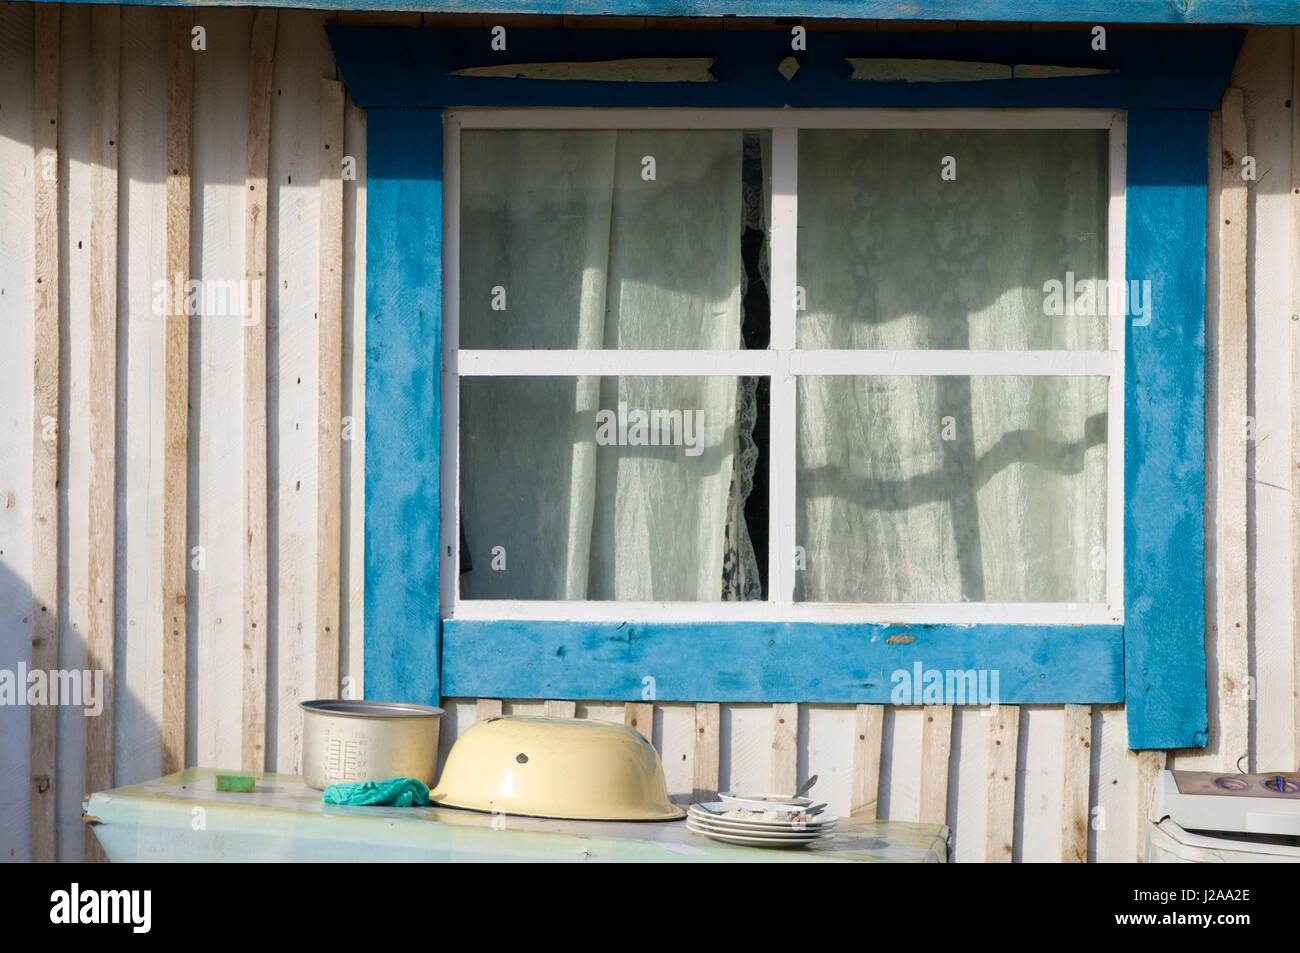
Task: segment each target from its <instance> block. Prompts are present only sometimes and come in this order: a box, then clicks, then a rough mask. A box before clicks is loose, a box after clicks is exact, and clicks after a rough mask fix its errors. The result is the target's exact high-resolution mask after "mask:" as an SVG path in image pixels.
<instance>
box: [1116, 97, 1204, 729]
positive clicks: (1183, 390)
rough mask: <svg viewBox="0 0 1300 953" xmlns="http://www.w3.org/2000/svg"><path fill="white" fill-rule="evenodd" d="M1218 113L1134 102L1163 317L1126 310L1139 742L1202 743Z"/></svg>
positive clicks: (1133, 136)
mask: <svg viewBox="0 0 1300 953" xmlns="http://www.w3.org/2000/svg"><path fill="white" fill-rule="evenodd" d="M1208 125H1209V123H1208V120H1207V116H1206V113H1204V112H1200V111H1195V110H1173V109H1166V110H1155V109H1133V110H1129V113H1128V170H1127V192H1126V195H1125V215H1126V221H1125V233H1126V235H1125V257H1126V261H1125V269H1126V272H1127V276H1128V278H1130V279H1132V280H1138V281H1142V282H1150V284H1149V285H1147V286H1146V287H1149V289H1150V295H1149V297H1148V300H1150V301H1154V302H1159V304H1158V309H1159V314H1158V316H1153V315H1151V314H1148V316H1147V318H1146V319H1143V322H1144V323H1143V322H1140V321H1139V320H1137V319H1135V320H1131V321H1127V322H1126V332H1125V337H1126V342H1125V343H1126V352H1125V362H1124V375H1125V401H1124V500H1125V506H1124V523H1125V526H1124V671H1125V682H1126V688H1125V693H1124V696H1125V700H1126V704H1127V710H1128V718H1127V721H1128V731H1129V747H1130V748H1133V749H1147V750H1160V749H1167V748H1202V747H1204V746H1205V745H1206V743H1207V741H1208V740H1209V716H1208V709H1207V700H1206V684H1205V393H1204V378H1205V270H1206V260H1205V259H1206V250H1205V249H1206V234H1205V215H1206V202H1207V197H1206V191H1207V189H1206V174H1205V156H1206V150H1207V148H1208V142H1209V130H1208Z"/></svg>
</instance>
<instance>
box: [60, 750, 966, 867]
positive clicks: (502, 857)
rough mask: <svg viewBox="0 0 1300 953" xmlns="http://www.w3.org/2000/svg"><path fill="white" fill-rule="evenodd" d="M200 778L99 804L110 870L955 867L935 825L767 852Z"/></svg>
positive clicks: (681, 826)
mask: <svg viewBox="0 0 1300 953" xmlns="http://www.w3.org/2000/svg"><path fill="white" fill-rule="evenodd" d="M216 776H217V772H216V771H215V770H213V769H211V768H189V769H187V770H185V771H180V772H178V773H176V774H171V775H168V776H166V777H163V778H159V779H157V780H155V781H148V782H146V783H144V784H136V785H131V786H127V787H121V788H114V789H112V790H111V791H105V792H103V793H97V794H92V795H90V797H89V798H88V799H87V800H86V802H85V804H84V805H83V810H84V812H85V814H86V821H87V823H90V824H91V825H93V828H94V831H95V836H96V837H98V839H99V842H100V844H102V845H103V847H104V851H105V852H106V853H107V855H108V857H109V859H110V860H112V861H114V862H118V863H121V862H135V861H305V862H338V861H419V862H453V861H460V862H494V861H495V862H509V861H528V862H548V863H553V862H586V863H608V862H614V863H621V862H639V863H644V862H669V863H698V862H706V863H707V862H740V863H746V862H761V863H818V862H823V863H826V862H830V863H833V862H884V863H925V862H929V863H935V862H938V863H943V862H946V861H947V859H948V847H949V840H950V832H949V830H948V828H947V827H943V826H941V825H934V824H909V823H903V822H899V821H878V820H868V819H866V818H862V817H846V818H843V819H841V820H840V822H839V825H838V827H837V830H836V835H835V837H834V838H832V839H831V840H830V841H828V842H827V843H824V844H817V845H815V846H813V847H808V848H802V849H797V850H767V849H763V848H756V847H733V846H730V845H727V844H721V843H718V842H717V841H713V840H710V839H708V838H706V837H702V836H700V835H697V834H693V833H691V832H690V831H688V830H687V829H686V825H685V823H684V822H683V821H659V822H623V821H557V820H547V819H543V818H529V817H515V816H493V815H490V814H482V813H478V812H475V811H465V810H458V809H455V808H436V807H429V808H398V807H341V806H336V805H327V804H323V803H322V802H321V794H320V792H319V791H316V790H313V789H312V788H309V787H307V785H306V784H305V783H304V782H303V780H302V778H301V777H299V776H296V775H287V774H259V775H257V787H256V790H255V791H254V792H253V793H251V794H238V793H231V792H224V791H218V790H217V789H216Z"/></svg>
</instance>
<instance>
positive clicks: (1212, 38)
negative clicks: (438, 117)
mask: <svg viewBox="0 0 1300 953" xmlns="http://www.w3.org/2000/svg"><path fill="white" fill-rule="evenodd" d="M787 31H788V28H787V30H782V31H779V32H776V33H771V32H762V31H749V30H744V29H737V30H730V29H724V30H721V31H718V30H713V31H680V32H672V33H669V32H660V31H639V30H611V31H601V30H544V29H543V30H518V31H513V32H511V33H510V34H509V45H508V49H507V50H505V51H493V50H491V49H490V48H489V46H488V44H487V43H486V42H484V43H483V44H482V45H481V46H478V45H477V44H471V43H466V42H465V41H464V40H463V39H462V37H463V36H464V35H465V34H464V33H463V31H458V30H437V29H425V30H385V29H373V28H361V27H351V26H346V25H337V24H329V25H327V27H326V32H327V34H328V36H329V39H330V43H331V45H332V46H333V48H334V54H335V57H336V59H337V61H338V64H339V69H340V71H341V73H342V77H343V80H344V82H345V83H346V84H347V87H348V90H349V92H350V93H351V95H352V97H353V99H355V100H356V102H357V103H358V104H359V105H362V106H365V107H366V108H370V107H389V108H408V109H409V108H417V107H433V108H441V107H452V106H484V107H487V106H515V107H527V106H539V107H544V108H549V107H559V106H573V107H596V106H607V107H615V108H632V107H641V106H648V107H674V106H677V107H696V108H698V107H714V106H716V107H722V108H736V107H771V108H782V107H787V106H788V107H795V108H814V109H816V108H833V107H841V108H868V107H872V108H874V107H880V108H963V107H965V108H971V107H988V108H1027V109H1033V108H1053V107H1060V106H1063V105H1066V104H1067V103H1068V104H1069V105H1070V106H1073V107H1075V108H1107V109H1137V108H1147V109H1196V110H1208V109H1211V108H1213V107H1214V106H1215V105H1217V104H1218V102H1219V97H1220V96H1221V95H1222V94H1223V89H1224V87H1225V86H1227V84H1228V78H1229V74H1230V73H1231V71H1232V64H1233V61H1234V59H1235V56H1236V52H1237V50H1238V49H1239V48H1240V45H1241V40H1242V33H1241V32H1240V31H1229V30H1217V31H1208V30H1206V31H1195V32H1191V33H1184V34H1170V33H1167V32H1149V33H1123V34H1112V35H1111V36H1110V37H1109V40H1108V43H1107V49H1106V50H1091V49H1090V48H1089V47H1088V46H1087V45H1086V44H1081V43H1080V38H1079V37H1078V36H1077V35H1073V36H1072V35H1069V34H1059V33H1058V34H1053V33H1038V34H1035V33H1029V32H1006V31H1003V32H995V33H969V32H967V33H961V32H952V31H948V32H944V33H918V32H917V31H914V30H908V31H905V32H902V33H884V32H880V33H876V32H857V33H852V32H838V31H836V32H830V31H828V32H824V33H819V34H818V35H817V36H816V40H815V41H814V42H811V43H810V44H809V45H808V49H807V50H806V51H803V52H800V53H799V54H798V59H799V62H800V64H801V69H800V73H799V80H798V81H796V82H789V81H787V80H786V79H785V78H784V76H783V75H782V74H781V73H780V72H779V71H778V69H777V65H778V64H779V63H780V62H781V61H782V60H783V59H785V58H786V57H787V56H788V55H789V54H790V52H791V51H790V44H789V34H788V32H787ZM782 34H784V35H782ZM593 54H595V56H596V58H598V59H601V60H627V59H645V58H655V57H663V56H666V55H670V56H672V57H673V58H698V57H707V58H709V59H712V60H713V68H712V73H713V75H714V76H715V77H716V81H715V82H711V83H626V82H620V81H616V80H615V81H602V82H564V81H555V82H542V83H538V82H525V83H508V82H505V83H494V82H491V81H484V80H483V79H482V78H481V77H477V76H474V75H471V74H467V73H464V72H463V71H464V70H467V69H473V68H475V67H484V66H490V67H499V66H503V65H511V66H523V65H526V64H535V63H561V62H583V61H590V60H592V59H593ZM862 58H888V59H893V58H907V59H914V60H915V59H929V60H958V61H965V62H971V61H974V62H984V63H1008V64H1009V63H1024V64H1030V63H1032V64H1039V65H1042V66H1064V67H1075V66H1078V67H1084V68H1085V69H1105V70H1111V71H1113V72H1112V73H1111V74H1107V75H1103V76H1100V77H1099V76H1097V75H1087V74H1085V75H1076V76H1066V77H1058V78H1054V79H1050V80H1046V81H1044V80H1041V79H1035V78H1032V77H1031V76H1019V77H1016V78H1011V79H1006V78H1002V79H996V78H994V79H990V80H986V81H975V82H963V83H942V82H935V83H899V82H892V81H889V80H887V79H882V80H878V81H864V80H860V79H859V80H853V79H849V78H848V71H847V70H845V69H844V61H845V60H846V59H862ZM397 62H400V63H403V64H404V66H405V68H404V69H401V70H396V69H393V66H392V65H393V64H394V63H397Z"/></svg>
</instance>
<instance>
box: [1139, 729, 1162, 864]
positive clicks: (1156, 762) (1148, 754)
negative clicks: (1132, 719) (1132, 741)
mask: <svg viewBox="0 0 1300 953" xmlns="http://www.w3.org/2000/svg"><path fill="white" fill-rule="evenodd" d="M1133 754H1134V757H1135V758H1136V759H1137V805H1136V807H1137V836H1136V838H1134V840H1135V841H1136V843H1135V844H1134V848H1135V853H1134V858H1133V859H1134V860H1136V861H1137V862H1138V863H1139V864H1140V863H1142V862H1143V861H1144V860H1145V859H1146V847H1147V827H1148V826H1149V824H1150V821H1148V820H1147V814H1148V813H1149V811H1150V809H1151V796H1152V795H1153V794H1154V793H1155V785H1156V776H1157V775H1159V773H1160V772H1161V771H1162V770H1164V766H1165V752H1163V751H1135V752H1134V753H1133Z"/></svg>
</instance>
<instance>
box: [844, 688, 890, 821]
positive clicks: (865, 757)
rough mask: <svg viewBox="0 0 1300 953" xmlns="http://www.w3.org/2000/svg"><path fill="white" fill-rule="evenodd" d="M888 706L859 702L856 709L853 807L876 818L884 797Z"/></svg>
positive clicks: (865, 814)
mask: <svg viewBox="0 0 1300 953" xmlns="http://www.w3.org/2000/svg"><path fill="white" fill-rule="evenodd" d="M884 729H885V706H884V705H858V706H857V707H856V708H854V710H853V764H852V770H853V777H852V780H851V782H850V783H851V785H852V787H851V792H852V793H851V795H850V798H851V800H850V809H851V811H852V813H853V814H855V815H860V816H862V817H870V818H874V817H876V816H877V808H878V804H879V800H880V745H881V741H882V740H883V737H884Z"/></svg>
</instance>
